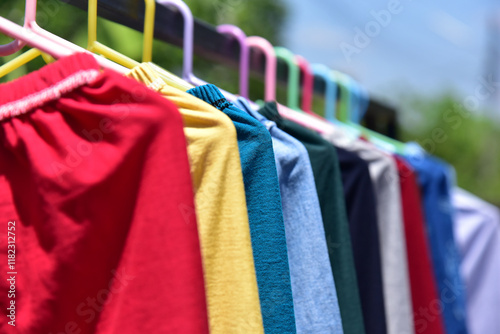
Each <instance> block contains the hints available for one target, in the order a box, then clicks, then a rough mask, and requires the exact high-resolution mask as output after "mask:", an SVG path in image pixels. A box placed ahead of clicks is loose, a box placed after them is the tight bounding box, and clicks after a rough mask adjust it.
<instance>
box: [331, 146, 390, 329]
mask: <svg viewBox="0 0 500 334" xmlns="http://www.w3.org/2000/svg"><path fill="white" fill-rule="evenodd" d="M336 150H337V155H338V157H339V163H340V170H341V174H342V185H343V189H344V197H345V203H346V209H347V216H348V219H349V231H350V234H351V241H352V249H353V255H354V263H355V265H356V274H357V279H358V287H359V296H360V299H361V307H362V310H363V320H364V324H365V330H366V333H367V334H385V333H387V327H386V322H385V309H384V290H383V286H382V264H381V260H380V243H379V237H378V222H377V209H376V203H375V193H374V190H373V184H372V180H371V178H370V171H369V169H368V163H367V162H366V161H364V160H363V159H361V158H360V157H359V156H358V155H357V154H356V153H353V152H349V151H347V150H345V149H343V148H340V147H336Z"/></svg>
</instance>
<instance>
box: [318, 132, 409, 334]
mask: <svg viewBox="0 0 500 334" xmlns="http://www.w3.org/2000/svg"><path fill="white" fill-rule="evenodd" d="M323 137H324V138H325V139H326V140H328V141H330V142H331V143H333V144H335V145H336V146H339V147H342V148H344V149H346V150H348V151H351V152H355V153H357V154H358V155H359V156H360V157H361V158H362V159H363V160H365V161H366V162H368V167H369V170H370V177H371V179H372V182H373V186H374V190H375V200H376V206H377V219H378V231H379V240H380V252H381V254H380V257H381V262H382V285H383V290H384V305H385V315H386V323H387V333H388V334H414V333H415V327H414V323H413V308H412V301H411V292H410V280H409V273H408V259H407V251H406V240H405V234H404V225H403V215H402V210H401V194H400V187H399V173H398V170H397V165H396V162H395V161H394V160H393V158H392V157H390V156H389V155H387V154H385V153H383V152H381V151H380V150H378V149H377V148H375V147H374V146H373V145H372V144H370V143H366V142H363V141H361V140H358V139H355V140H353V139H352V137H351V138H350V137H349V136H347V135H345V134H344V133H343V132H342V131H341V129H340V128H339V129H338V131H337V130H336V131H334V132H331V133H329V134H324V135H323Z"/></svg>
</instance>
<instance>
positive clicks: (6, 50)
mask: <svg viewBox="0 0 500 334" xmlns="http://www.w3.org/2000/svg"><path fill="white" fill-rule="evenodd" d="M36 4H37V2H36V0H27V1H26V3H25V14H24V27H26V28H29V26H30V24H31V23H32V22H35V20H36ZM24 45H26V43H25V42H23V41H21V40H19V39H16V40H14V41H12V42H10V43H8V44H5V45H2V46H0V56H8V55H11V54H13V53H16V52H17V51H19V50H21V49H22V48H23V47H24ZM39 56H42V57H43V59H44V60H45V62H46V63H49V62H52V61H53V60H54V58H52V57H50V56H49V55H48V54H46V53H43V52H41V51H40V50H38V49H29V50H28V51H26V52H23V53H22V54H20V55H19V56H17V57H15V58H13V59H11V60H9V61H8V62H7V63H5V64H3V65H2V66H0V78H3V77H4V76H6V75H7V74H9V73H11V72H13V71H14V70H16V69H18V68H20V67H21V66H23V65H25V64H26V63H29V62H30V61H32V60H33V59H35V58H37V57H39Z"/></svg>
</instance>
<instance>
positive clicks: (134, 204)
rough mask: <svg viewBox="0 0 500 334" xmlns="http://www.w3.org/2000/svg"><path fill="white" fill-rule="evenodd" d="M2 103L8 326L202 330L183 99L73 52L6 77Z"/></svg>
mask: <svg viewBox="0 0 500 334" xmlns="http://www.w3.org/2000/svg"><path fill="white" fill-rule="evenodd" d="M19 101H22V103H18V102H19ZM13 103H17V104H13ZM13 105H14V106H15V108H14V109H9V108H10V107H9V106H13ZM15 113H21V114H20V115H15ZM0 115H2V116H5V119H4V121H2V122H1V123H0V140H1V142H2V144H1V145H0V227H1V232H0V236H1V240H0V252H1V253H2V254H4V255H2V256H1V257H0V259H1V263H2V265H1V267H2V273H1V274H0V275H1V281H0V291H2V296H1V297H0V307H1V309H2V314H1V317H2V320H1V321H0V332H1V333H23V334H27V333H33V334H40V333H52V334H56V333H57V334H59V333H79V334H89V333H92V334H111V333H113V334H116V333H120V334H138V333H180V334H185V333H192V334H199V333H208V320H207V308H206V301H205V289H204V280H203V269H202V262H201V252H200V244H199V241H198V231H197V225H196V215H195V214H193V213H194V212H195V211H194V201H193V190H192V184H191V176H190V169H189V161H188V156H187V151H186V140H185V137H184V132H183V123H182V118H181V116H180V114H179V111H178V110H177V108H176V107H175V106H174V105H173V104H172V103H170V102H169V101H167V100H166V99H164V98H163V97H162V96H160V95H157V94H156V93H155V92H153V91H151V90H149V89H148V88H147V87H145V86H143V85H141V84H139V83H138V82H135V81H134V80H132V79H128V78H125V77H122V76H121V75H119V74H117V73H114V72H111V71H108V70H105V71H104V72H102V73H99V71H98V66H97V63H96V62H95V60H94V58H92V57H91V56H89V55H85V54H77V55H74V56H70V57H67V58H64V59H61V60H59V61H57V62H55V63H53V64H50V65H47V66H45V67H44V68H42V69H41V70H40V71H37V72H34V73H31V74H29V75H28V76H25V77H22V78H20V79H19V80H17V81H14V82H12V83H8V84H4V85H0ZM9 220H13V221H15V222H16V225H15V235H16V264H15V271H16V272H17V275H15V276H16V279H15V306H16V310H15V313H16V322H15V324H16V326H15V327H13V326H11V325H8V324H7V321H6V320H10V319H9V318H7V317H6V313H7V311H6V309H7V307H8V306H7V305H9V304H10V301H11V300H14V298H7V291H8V288H9V287H8V284H7V281H6V277H5V275H6V270H5V268H6V264H7V257H6V250H7V222H8V221H9Z"/></svg>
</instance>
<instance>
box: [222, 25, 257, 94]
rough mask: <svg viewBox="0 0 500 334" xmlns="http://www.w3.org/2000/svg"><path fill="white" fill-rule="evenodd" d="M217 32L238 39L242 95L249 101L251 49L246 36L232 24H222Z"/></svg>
mask: <svg viewBox="0 0 500 334" xmlns="http://www.w3.org/2000/svg"><path fill="white" fill-rule="evenodd" d="M217 31H218V32H220V33H222V34H228V35H231V36H233V37H234V38H236V40H237V41H238V44H239V45H240V70H239V72H240V95H241V96H243V97H244V98H247V99H248V68H249V66H250V64H249V51H250V48H249V47H248V44H247V42H246V37H247V36H246V35H245V33H244V32H243V30H241V29H240V28H239V27H237V26H235V25H232V24H221V25H219V26H218V27H217Z"/></svg>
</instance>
